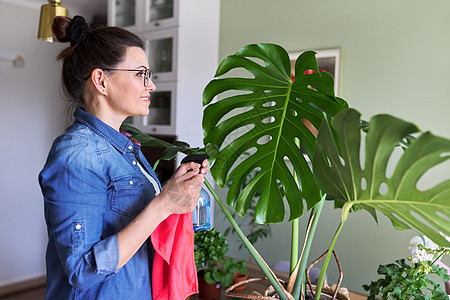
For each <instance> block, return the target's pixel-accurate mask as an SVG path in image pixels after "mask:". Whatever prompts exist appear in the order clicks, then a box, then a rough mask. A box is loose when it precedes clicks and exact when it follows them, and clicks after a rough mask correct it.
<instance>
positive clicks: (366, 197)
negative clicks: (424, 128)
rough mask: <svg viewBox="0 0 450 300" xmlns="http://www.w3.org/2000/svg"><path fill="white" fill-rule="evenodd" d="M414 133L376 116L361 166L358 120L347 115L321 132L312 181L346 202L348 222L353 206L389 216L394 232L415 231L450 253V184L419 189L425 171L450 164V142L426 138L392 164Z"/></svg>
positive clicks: (447, 181) (405, 125)
mask: <svg viewBox="0 0 450 300" xmlns="http://www.w3.org/2000/svg"><path fill="white" fill-rule="evenodd" d="M416 132H418V129H417V128H416V126H415V125H413V124H411V123H408V122H405V121H403V120H400V119H397V118H395V117H392V116H390V115H377V116H374V117H373V118H372V119H371V121H370V123H369V131H368V133H367V136H366V139H365V153H364V156H365V159H364V161H361V162H360V160H361V158H360V151H362V150H361V149H360V144H361V130H360V114H359V113H358V112H357V111H355V110H353V109H348V110H344V111H342V112H341V113H339V114H338V115H337V116H336V117H335V118H334V119H333V120H332V121H331V124H330V123H328V122H324V123H323V124H322V126H321V127H320V130H319V135H318V139H317V147H316V149H315V153H314V157H315V160H314V162H313V167H314V175H315V178H316V180H317V183H318V185H319V187H320V188H321V189H322V190H323V191H325V192H327V193H328V194H330V195H332V196H334V197H336V198H337V199H341V200H343V201H345V204H344V205H343V212H342V216H343V220H344V221H345V219H346V218H347V216H348V212H349V210H350V208H351V207H352V206H355V205H356V206H360V207H362V208H369V209H370V208H371V209H373V210H377V211H380V212H381V213H383V214H384V215H386V216H387V217H388V218H389V219H390V220H391V222H392V224H393V226H394V227H395V228H396V229H400V230H404V229H413V230H416V231H418V232H421V233H422V234H424V235H426V236H428V237H429V238H431V239H432V240H433V241H435V242H436V243H438V244H439V245H441V246H444V247H450V238H448V236H450V178H444V181H443V182H442V180H438V181H439V182H440V183H436V184H435V185H434V186H433V187H432V188H428V189H427V188H423V187H420V188H418V182H419V180H420V179H421V178H422V177H424V176H426V173H427V171H429V170H430V169H432V168H434V167H436V168H437V167H439V166H442V165H441V164H442V163H444V162H445V161H447V160H449V159H450V140H448V139H445V138H442V137H437V136H434V135H432V134H431V133H429V132H426V133H423V134H421V135H420V136H419V137H418V138H417V139H416V140H415V141H414V142H412V143H411V144H410V145H409V147H408V148H407V149H405V151H404V152H403V153H401V156H400V157H399V158H398V160H397V161H395V160H392V158H391V156H392V154H393V153H394V148H395V147H396V146H397V145H398V144H399V143H400V142H401V140H402V139H404V138H405V137H406V136H407V135H410V134H412V133H416ZM335 142H337V143H335ZM336 144H337V145H336ZM324 154H325V156H326V159H324ZM389 166H392V169H391V170H390V171H389V170H387V168H388V167H389ZM391 172H392V175H389V176H387V175H386V174H387V173H388V174H390V173H391ZM449 174H450V172H447V173H446V174H445V176H448V175H449Z"/></svg>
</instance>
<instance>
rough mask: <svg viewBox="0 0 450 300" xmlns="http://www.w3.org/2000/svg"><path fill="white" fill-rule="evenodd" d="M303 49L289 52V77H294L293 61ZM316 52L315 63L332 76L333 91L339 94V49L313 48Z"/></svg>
mask: <svg viewBox="0 0 450 300" xmlns="http://www.w3.org/2000/svg"><path fill="white" fill-rule="evenodd" d="M303 52H305V51H298V52H290V53H289V59H290V61H291V72H292V73H291V77H292V78H294V76H295V74H294V72H295V61H296V60H297V58H298V57H299V55H300V54H302V53H303ZM314 52H316V53H317V55H316V58H317V65H318V67H319V70H321V71H326V72H328V73H330V74H331V76H333V78H334V93H335V95H336V96H339V95H340V71H341V49H340V48H334V49H324V50H314Z"/></svg>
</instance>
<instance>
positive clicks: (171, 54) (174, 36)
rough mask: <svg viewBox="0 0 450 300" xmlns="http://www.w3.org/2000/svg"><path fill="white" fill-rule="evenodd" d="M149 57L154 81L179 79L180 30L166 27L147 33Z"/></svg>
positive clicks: (145, 37) (145, 36) (145, 35)
mask: <svg viewBox="0 0 450 300" xmlns="http://www.w3.org/2000/svg"><path fill="white" fill-rule="evenodd" d="M143 37H144V39H145V41H146V44H147V51H148V53H147V57H148V59H149V66H150V70H152V72H153V80H154V82H162V81H175V80H177V61H178V59H177V49H178V30H177V29H176V28H173V29H165V30H158V31H152V32H148V33H145V34H144V35H143Z"/></svg>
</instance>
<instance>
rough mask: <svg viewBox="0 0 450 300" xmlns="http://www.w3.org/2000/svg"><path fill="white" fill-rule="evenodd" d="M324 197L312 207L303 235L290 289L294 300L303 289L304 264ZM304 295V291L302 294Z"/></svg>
mask: <svg viewBox="0 0 450 300" xmlns="http://www.w3.org/2000/svg"><path fill="white" fill-rule="evenodd" d="M325 198H326V195H324V196H323V197H322V199H321V200H320V202H319V203H317V204H316V206H314V208H313V209H312V212H311V218H310V221H309V225H308V229H307V231H306V235H305V241H304V243H303V249H302V252H301V254H300V259H301V260H300V262H299V266H298V274H297V278H296V280H295V283H294V288H293V289H292V293H291V294H292V296H294V298H295V299H300V292H301V290H302V289H303V286H304V285H303V282H304V280H303V277H304V276H305V270H306V264H307V262H308V257H309V252H310V249H311V245H312V241H313V239H314V234H315V232H316V228H317V224H318V223H319V217H320V213H321V212H322V208H323V204H324V203H325ZM302 294H304V289H303V293H302Z"/></svg>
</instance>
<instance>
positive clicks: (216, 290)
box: [198, 278, 222, 300]
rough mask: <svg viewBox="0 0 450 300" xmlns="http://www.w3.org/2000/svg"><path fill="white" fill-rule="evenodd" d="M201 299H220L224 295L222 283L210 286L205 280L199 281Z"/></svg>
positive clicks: (200, 279)
mask: <svg viewBox="0 0 450 300" xmlns="http://www.w3.org/2000/svg"><path fill="white" fill-rule="evenodd" d="M198 289H199V294H198V295H199V297H200V298H201V299H203V300H214V299H220V294H221V293H222V285H221V284H220V283H217V282H216V283H213V284H209V283H206V281H205V279H203V278H199V279H198Z"/></svg>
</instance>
